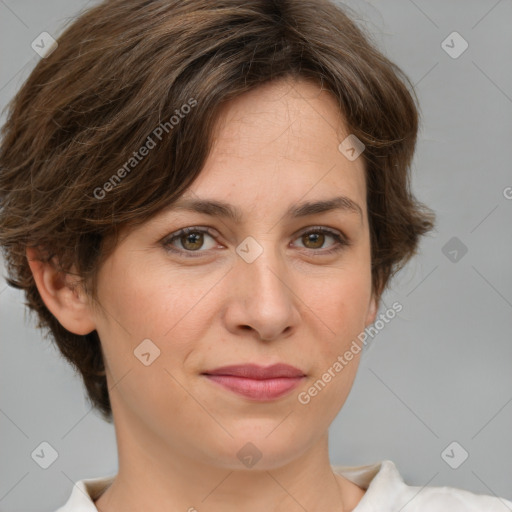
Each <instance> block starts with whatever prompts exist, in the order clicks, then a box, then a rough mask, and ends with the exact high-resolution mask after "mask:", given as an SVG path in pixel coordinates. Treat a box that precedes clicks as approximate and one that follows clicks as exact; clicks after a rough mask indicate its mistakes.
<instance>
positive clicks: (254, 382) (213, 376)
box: [203, 364, 305, 401]
mask: <svg viewBox="0 0 512 512" xmlns="http://www.w3.org/2000/svg"><path fill="white" fill-rule="evenodd" d="M203 375H205V376H206V377H208V379H210V380H212V381H213V382H216V383H217V384H220V385H221V386H223V387H225V388H227V389H229V390H230V391H233V392H234V393H237V394H239V395H242V396H245V397H247V398H251V399H253V400H260V401H266V400H273V399H276V398H279V397H281V396H283V395H285V394H286V393H288V392H290V391H291V390H292V389H293V388H295V387H296V386H297V385H298V384H299V383H300V382H301V381H302V379H303V378H304V377H305V374H304V372H302V371H301V370H299V369H298V368H295V367H293V366H289V365H286V364H275V365H272V366H268V367H263V366H258V365H254V364H246V365H235V366H224V367H222V368H216V369H215V370H211V371H208V372H205V373H204V374H203Z"/></svg>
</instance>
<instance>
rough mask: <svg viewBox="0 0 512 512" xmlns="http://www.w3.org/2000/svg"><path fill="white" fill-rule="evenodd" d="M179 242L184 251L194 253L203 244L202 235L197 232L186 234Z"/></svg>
mask: <svg viewBox="0 0 512 512" xmlns="http://www.w3.org/2000/svg"><path fill="white" fill-rule="evenodd" d="M180 242H181V245H182V247H183V248H184V249H186V250H187V251H196V250H197V249H200V248H201V247H202V245H203V243H204V236H203V233H199V232H197V231H195V232H192V233H186V234H184V235H181V236H180Z"/></svg>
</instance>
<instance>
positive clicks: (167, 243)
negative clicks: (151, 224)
mask: <svg viewBox="0 0 512 512" xmlns="http://www.w3.org/2000/svg"><path fill="white" fill-rule="evenodd" d="M190 233H206V234H207V235H210V236H211V237H212V238H215V233H214V232H213V231H212V230H211V229H210V228H207V227H200V226H191V227H187V228H183V229H180V230H179V231H177V232H176V233H172V234H171V235H169V236H168V237H166V238H165V239H164V240H163V241H162V245H163V246H164V248H165V250H166V251H168V252H172V253H174V254H179V255H180V256H183V257H185V258H197V257H201V256H202V254H201V253H205V252H207V251H201V250H197V251H188V250H185V249H177V248H176V247H174V246H173V245H171V244H172V242H174V240H177V239H179V238H180V237H182V236H183V235H188V234H190ZM310 233H322V234H324V235H329V236H331V237H333V238H334V239H335V240H336V242H337V243H336V244H334V246H333V247H332V248H331V249H328V250H324V251H321V249H307V248H305V250H307V251H313V254H314V256H327V255H329V254H334V253H337V252H339V251H341V250H343V249H344V248H346V247H348V246H349V245H351V244H350V242H349V241H348V240H347V238H346V237H344V236H343V235H342V234H340V233H338V232H337V231H334V230H332V229H329V228H326V227H321V226H313V227H310V228H307V230H306V231H303V232H302V233H300V234H299V235H298V237H297V238H300V237H302V236H304V235H307V234H310ZM315 253H316V254H315Z"/></svg>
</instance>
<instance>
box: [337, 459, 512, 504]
mask: <svg viewBox="0 0 512 512" xmlns="http://www.w3.org/2000/svg"><path fill="white" fill-rule="evenodd" d="M333 469H334V470H335V471H336V472H337V473H339V474H341V475H342V476H344V477H345V478H348V479H349V480H351V481H352V482H354V483H356V484H357V485H359V486H360V487H361V488H363V489H365V490H366V492H365V494H364V495H363V497H362V499H361V501H360V502H359V504H358V505H357V506H356V508H355V509H354V512H396V511H397V510H400V511H401V512H444V511H447V512H483V511H485V512H512V502H511V501H509V500H506V499H504V498H499V497H496V496H489V495H484V494H475V493H472V492H470V491H466V490H463V489H457V488H454V487H427V486H423V487H421V486H414V485H407V484H406V483H405V482H404V480H403V479H402V477H401V475H400V473H399V472H398V469H397V468H396V466H395V464H394V463H393V462H392V461H390V460H384V461H382V462H379V463H376V464H372V465H367V466H357V467H347V466H334V467H333Z"/></svg>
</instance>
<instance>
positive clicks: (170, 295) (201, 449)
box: [27, 79, 378, 512]
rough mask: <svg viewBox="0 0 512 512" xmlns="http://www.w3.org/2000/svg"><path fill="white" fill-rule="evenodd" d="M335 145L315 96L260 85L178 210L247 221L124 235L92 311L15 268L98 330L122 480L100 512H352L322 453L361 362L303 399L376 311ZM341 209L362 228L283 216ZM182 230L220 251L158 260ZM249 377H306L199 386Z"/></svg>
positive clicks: (64, 282) (40, 276)
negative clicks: (235, 375) (279, 392)
mask: <svg viewBox="0 0 512 512" xmlns="http://www.w3.org/2000/svg"><path fill="white" fill-rule="evenodd" d="M347 135H348V132H347V131H346V130H345V129H344V127H343V124H342V120H341V117H340V114H339V112H338V110H337V105H336V102H335V101H334V99H333V98H332V97H331V96H330V95H329V93H328V92H326V91H325V90H324V91H322V90H321V89H320V87H319V86H318V85H317V84H314V83H312V82H309V81H303V80H300V81H291V79H286V80H280V81H277V82H273V83H271V84H265V85H263V86H260V87H259V88H257V89H255V90H253V91H251V92H249V93H246V94H244V95H243V96H241V97H239V98H237V99H235V100H232V101H231V102H229V103H228V104H226V106H225V107H224V109H223V111H222V113H221V116H220V118H219V123H218V126H217V130H216V137H215V139H214V147H213V151H212V153H211V154H210V156H209V158H208V160H207V162H206V164H205V166H204V168H203V170H202V172H201V174H200V176H199V177H198V179H197V180H196V181H195V182H194V183H193V185H192V186H191V187H190V189H189V190H187V192H186V193H185V197H188V198H194V199H197V198H208V199H216V200H222V201H225V202H227V203H230V204H232V205H233V206H236V207H238V208H239V209H240V210H241V212H242V213H243V218H242V219H241V220H240V222H234V221H232V220H230V219H227V218H220V217H214V216H210V215H207V214H203V213H195V212H190V211H186V210H172V209H170V210H166V211H163V212H161V213H159V214H158V215H156V216H155V217H154V218H152V219H150V220H149V221H148V222H147V223H145V224H144V225H142V226H139V227H137V228H136V229H134V230H131V231H129V232H127V233H125V236H124V237H122V238H121V241H120V242H119V244H118V245H117V247H116V249H115V251H114V252H113V254H112V255H111V256H110V257H109V258H108V259H107V260H106V261H105V263H104V264H103V265H102V267H101V268H100V270H99V275H98V299H99V304H100V305H101V307H94V304H93V303H92V301H91V300H90V299H89V298H88V297H86V296H85V294H84V293H83V291H82V290H81V288H80V287H79V286H78V287H77V286H75V287H73V281H72V280H71V278H70V277H69V275H67V276H63V275H61V274H57V273H55V271H54V270H53V268H52V267H51V266H48V265H44V264H42V263H40V262H37V261H35V260H34V254H33V253H32V252H31V251H30V250H29V251H27V256H28V259H29V260H30V266H31V269H32V272H33V274H34V278H35V280H36V283H37V286H38V289H39V291H40V293H41V296H42V298H43V300H44V301H45V303H46V305H47V306H48V308H49V309H50V310H51V311H52V313H53V314H54V315H55V316H56V317H57V318H58V320H59V321H60V322H61V323H62V325H63V326H64V327H66V328H67V329H68V330H70V331H72V332H74V333H77V334H87V333H89V332H91V331H92V330H94V329H96V330H97V331H98V334H99V336H100V339H101V342H102V348H103V352H104V356H105V360H106V372H107V373H106V375H107V382H108V385H109V389H110V396H111V402H112V408H113V414H114V422H115V423H114V424H115V429H116V437H117V444H118V453H119V472H118V476H117V477H116V479H115V480H114V483H113V484H112V485H111V487H109V488H108V489H107V490H106V491H105V492H104V493H103V494H102V495H101V497H100V498H99V499H98V500H97V501H96V506H97V507H98V510H102V511H107V512H118V511H124V512H131V511H136V510H137V511H138V510H145V511H147V512H152V511H157V510H158V511H161V510H169V511H171V510H183V511H186V510H190V511H192V510H194V509H196V510H198V511H202V510H203V511H206V510H208V511H209V512H218V511H223V512H231V511H235V510H237V511H238V510H244V511H246V512H253V511H261V510H268V511H274V512H281V511H286V512H295V511H297V512H298V511H301V512H302V511H303V510H304V509H307V510H308V511H309V512H316V511H325V510H332V511H345V512H346V511H351V510H353V509H354V508H355V506H356V505H357V504H358V503H359V501H360V500H361V498H362V496H363V495H364V490H363V489H361V488H359V487H358V486H357V485H355V484H353V483H352V482H350V481H349V480H347V479H345V478H344V477H342V476H339V475H334V474H333V472H332V470H331V466H330V461H329V453H328V428H329V425H330V424H331V422H332V421H333V419H334V418H335V416H336V415H337V413H338V412H339V410H340V409H341V407H342V406H343V404H344V402H345V400H346V398H347V396H348V394H349V391H350V389H351V387H352V384H353V381H354V378H355V375H356V372H357V367H358V364H359V357H360V353H359V354H357V355H355V356H354V358H353V359H352V360H351V361H350V363H348V364H347V365H346V366H345V367H344V368H343V370H342V371H341V372H339V373H337V374H336V376H335V377H334V378H332V380H331V382H329V383H328V384H327V385H326V386H325V388H324V389H323V390H322V391H321V392H319V393H318V394H317V396H315V397H314V398H312V399H311V401H310V402H309V403H308V404H307V405H303V404H301V403H299V401H298V399H297V396H298V394H299V393H300V392H301V391H306V390H307V389H308V388H310V387H311V386H312V384H313V383H314V382H316V381H317V380H318V379H319V378H321V376H322V374H324V373H325V372H326V371H327V370H328V368H330V367H332V365H333V363H334V362H335V361H336V360H337V357H338V356H339V355H343V354H344V353H345V352H346V350H348V348H349V347H350V345H351V343H352V341H353V340H355V339H357V335H358V334H359V333H360V332H362V331H363V330H364V329H365V327H366V326H367V325H369V324H370V323H372V322H373V321H374V320H375V316H376V312H377V307H378V298H377V297H376V296H375V295H374V294H373V291H372V281H371V273H370V268H371V267H370V264H371V259H370V238H369V227H368V217H367V205H366V188H365V175H364V172H365V171H364V162H363V159H362V158H361V157H360V158H357V159H356V160H354V161H350V160H348V159H347V158H345V156H344V155H343V154H342V153H340V151H339V150H338V145H339V143H340V142H341V141H342V140H343V139H344V138H345V137H346V136H347ZM335 195H344V196H347V197H349V198H350V199H351V200H352V201H354V202H355V203H357V204H358V205H359V206H360V208H361V214H359V213H357V212H353V211H350V210H341V209H340V210H333V211H329V212H324V213H317V214H313V215H310V216H307V217H304V218H287V217H286V216H284V214H285V212H286V210H287V208H288V207H289V206H290V205H294V204H297V203H300V202H303V201H316V200H321V199H328V198H331V197H333V196H335ZM190 226H201V227H207V226H208V227H210V228H211V229H212V231H213V232H214V236H211V235H209V234H205V235H203V238H202V239H201V238H200V241H199V242H197V243H195V242H194V240H193V239H192V241H191V239H190V236H189V238H188V239H185V240H184V239H183V237H182V238H181V240H182V242H181V243H180V239H179V238H178V239H175V240H174V242H173V243H172V246H173V247H174V248H175V249H176V250H178V251H179V250H180V249H181V251H182V253H186V251H187V250H188V254H190V253H191V252H193V253H194V254H195V255H197V254H198V251H199V252H200V254H199V256H198V257H188V258H187V257H186V256H185V255H184V256H180V255H179V254H177V253H173V252H168V251H166V249H165V247H164V246H163V244H162V240H164V239H165V238H166V237H167V238H169V235H171V234H173V233H176V232H177V231H178V230H180V229H181V228H184V227H190ZM318 226H321V227H327V228H331V229H333V230H335V231H338V232H341V233H342V234H343V235H344V236H345V237H346V238H348V240H349V242H350V245H348V246H342V247H341V250H340V251H338V252H334V253H333V254H326V251H327V250H328V249H330V248H332V247H335V246H336V244H337V242H336V240H335V239H334V238H332V237H331V236H330V235H325V238H322V237H321V234H320V239H319V240H318V241H315V239H314V238H313V239H311V238H308V236H303V235H304V233H310V235H309V236H310V237H311V232H312V233H313V234H315V233H318V231H317V230H315V229H313V228H315V227H318ZM306 228H308V229H306ZM248 236H251V237H253V238H254V239H255V240H256V241H257V242H258V244H259V245H260V246H261V248H262V249H263V253H262V254H261V255H260V256H259V257H257V258H256V259H255V260H254V261H253V262H252V263H247V262H246V261H245V260H244V259H242V258H241V257H240V256H239V255H238V254H237V252H236V248H237V246H238V245H239V244H240V243H241V242H242V241H243V240H244V239H245V238H246V237H248ZM199 237H201V234H199ZM201 243H202V245H201ZM169 245H171V244H169ZM194 248H195V251H194ZM194 254H193V256H194ZM146 338H149V339H151V340H152V342H153V343H154V344H155V345H156V346H157V347H158V348H159V350H160V356H159V357H158V358H156V359H155V360H154V361H153V362H152V363H151V364H150V365H148V366H145V365H144V364H142V363H141V362H140V361H139V360H138V359H137V358H136V357H134V350H135V349H136V347H137V346H138V345H139V344H140V343H141V341H142V340H144V339H146ZM247 362H250V363H259V364H261V365H269V364H273V363H276V362H285V363H288V364H291V365H293V366H295V367H298V368H300V369H301V370H302V371H303V372H304V373H305V374H306V377H305V378H304V379H303V382H302V383H301V384H300V386H299V387H298V388H296V389H295V390H293V391H292V392H291V393H289V394H288V395H286V396H284V397H281V398H278V399H276V400H272V401H268V402H255V401H252V400H250V399H247V398H244V397H242V396H239V395H237V394H234V393H232V392H230V391H228V390H225V389H223V388H221V387H220V386H218V385H216V384H215V383H213V382H211V381H210V380H208V379H207V378H206V377H204V376H203V375H201V372H204V371H206V370H211V369H213V368H217V367H220V366H224V365H228V364H238V363H247ZM348 434H349V433H348V432H347V433H345V435H348ZM248 442H251V443H253V444H254V445H255V446H256V447H257V449H258V450H259V452H260V453H261V454H262V457H261V459H260V460H259V461H258V462H257V463H256V464H255V465H254V466H253V467H252V468H250V469H249V468H247V467H246V466H244V465H243V464H242V462H241V461H240V460H239V458H238V457H237V452H238V451H239V450H240V449H241V448H242V447H243V446H244V445H246V443H248ZM192 507H194V508H192Z"/></svg>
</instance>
